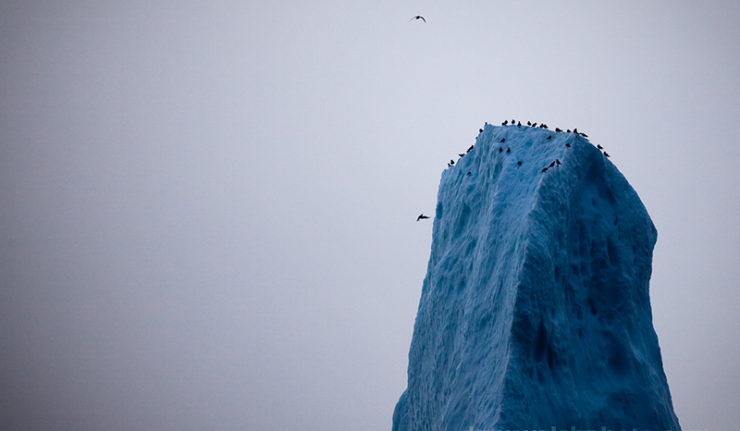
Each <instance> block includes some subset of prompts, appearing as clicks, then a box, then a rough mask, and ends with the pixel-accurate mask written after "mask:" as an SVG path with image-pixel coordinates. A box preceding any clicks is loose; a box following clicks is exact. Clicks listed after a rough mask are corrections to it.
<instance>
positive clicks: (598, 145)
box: [596, 144, 604, 150]
mask: <svg viewBox="0 0 740 431" xmlns="http://www.w3.org/2000/svg"><path fill="white" fill-rule="evenodd" d="M596 148H598V149H600V150H603V149H604V147H602V146H601V144H596Z"/></svg>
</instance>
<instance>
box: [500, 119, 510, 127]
mask: <svg viewBox="0 0 740 431" xmlns="http://www.w3.org/2000/svg"><path fill="white" fill-rule="evenodd" d="M507 124H509V120H506V121H504V122H503V123H501V125H502V126H505V125H507Z"/></svg>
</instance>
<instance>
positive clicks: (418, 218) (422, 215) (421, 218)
mask: <svg viewBox="0 0 740 431" xmlns="http://www.w3.org/2000/svg"><path fill="white" fill-rule="evenodd" d="M425 218H429V216H425V215H424V213H421V214H419V217H417V218H416V221H419V220H424V219H425Z"/></svg>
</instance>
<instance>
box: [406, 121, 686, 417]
mask: <svg viewBox="0 0 740 431" xmlns="http://www.w3.org/2000/svg"><path fill="white" fill-rule="evenodd" d="M548 136H551V139H549V140H548V139H547V137H548ZM502 138H503V139H504V140H505V141H504V142H500V141H501V140H502ZM568 145H570V146H568ZM507 149H510V152H507ZM555 160H559V161H560V162H561V163H562V164H560V165H557V164H556V165H555V166H553V167H551V168H548V170H547V171H546V172H541V170H542V169H543V168H544V167H548V166H549V165H550V164H551V163H552V162H553V161H555ZM518 161H521V165H518V164H517V162H518ZM655 240H656V230H655V227H654V226H653V223H652V221H651V220H650V217H649V216H648V214H647V211H646V210H645V207H644V206H643V205H642V202H641V201H640V199H639V197H638V196H637V194H636V193H635V191H634V190H633V189H632V187H631V186H630V185H629V183H628V182H627V181H626V180H625V178H624V177H623V176H622V175H621V174H620V173H619V171H618V170H617V169H616V167H615V166H614V165H613V164H612V163H611V162H610V161H609V160H608V159H607V158H606V157H604V155H603V154H602V153H601V152H600V151H599V150H598V149H596V147H594V146H593V145H592V144H591V143H590V142H589V141H588V140H587V139H586V138H584V137H582V136H579V135H577V134H575V133H565V132H554V131H552V130H547V129H541V128H531V127H526V126H521V127H517V126H502V127H498V126H497V127H494V126H490V125H486V127H485V129H484V130H483V132H482V133H481V134H480V135H479V136H478V139H477V142H476V145H475V148H474V149H473V150H472V151H470V152H469V153H468V154H466V155H465V156H464V157H462V158H461V159H460V160H459V161H458V162H457V163H456V164H455V165H454V166H452V167H449V168H448V169H446V170H445V171H444V173H443V174H442V180H441V183H440V186H439V194H438V203H437V209H436V214H435V218H434V234H433V241H432V250H431V255H430V259H429V266H428V270H427V275H426V277H425V279H424V284H423V288H422V293H421V300H420V302H419V310H418V314H417V316H416V323H415V327H414V335H413V339H412V342H411V349H410V352H409V368H408V388H407V390H406V391H405V392H404V394H403V395H402V396H401V399H400V400H399V402H398V404H397V406H396V410H395V412H394V415H393V429H394V430H398V431H406V430H409V431H410V430H419V431H421V430H424V431H428V430H463V429H465V430H467V429H476V430H494V429H496V430H498V429H546V430H550V429H551V428H552V427H556V428H557V429H568V430H569V429H571V427H576V429H581V430H585V429H596V430H601V427H606V428H607V429H612V430H621V429H629V430H632V429H633V428H637V429H639V430H680V427H679V424H678V420H677V418H676V415H675V413H674V412H673V407H672V404H671V397H670V393H669V390H668V384H667V382H666V378H665V374H664V372H663V366H662V362H661V356H660V349H659V347H658V339H657V336H656V334H655V331H654V329H653V326H652V313H651V309H650V299H649V295H648V284H649V279H650V271H651V262H652V250H653V246H654V244H655Z"/></svg>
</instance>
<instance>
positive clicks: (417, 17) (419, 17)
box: [409, 15, 427, 22]
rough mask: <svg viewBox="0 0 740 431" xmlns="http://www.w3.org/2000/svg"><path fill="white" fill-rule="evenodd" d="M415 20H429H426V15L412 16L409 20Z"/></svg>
mask: <svg viewBox="0 0 740 431" xmlns="http://www.w3.org/2000/svg"><path fill="white" fill-rule="evenodd" d="M413 20H417V21H418V20H422V21H424V22H427V20H425V19H424V17H423V16H421V15H416V16H415V17H413V18H411V19H410V20H409V22H411V21H413Z"/></svg>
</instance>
